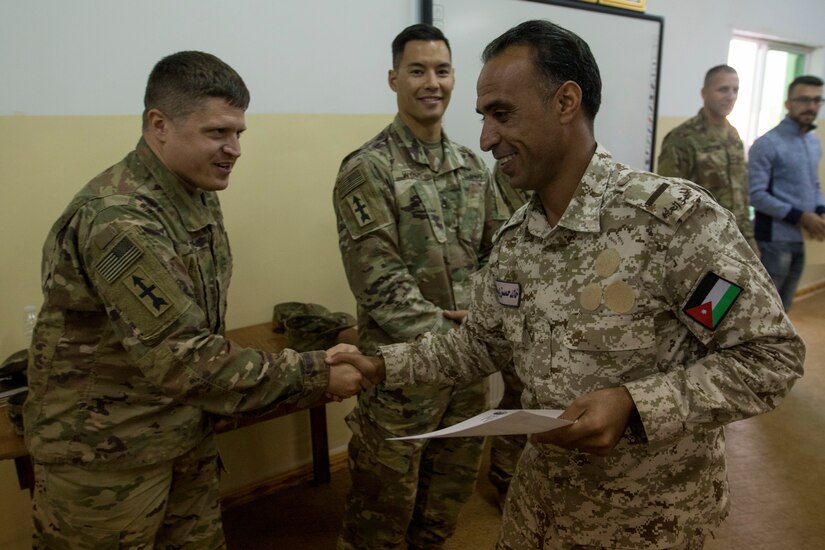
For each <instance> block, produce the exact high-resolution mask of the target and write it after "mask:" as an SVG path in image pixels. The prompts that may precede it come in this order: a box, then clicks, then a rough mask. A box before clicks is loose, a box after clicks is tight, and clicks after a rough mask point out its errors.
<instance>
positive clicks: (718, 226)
mask: <svg viewBox="0 0 825 550" xmlns="http://www.w3.org/2000/svg"><path fill="white" fill-rule="evenodd" d="M709 272H713V273H716V274H717V275H719V276H721V277H724V278H725V279H727V280H728V281H730V282H732V283H734V284H736V285H738V286H740V287H741V288H742V292H741V294H740V295H739V297H738V299H737V300H736V301H735V302H734V303H733V305H732V307H731V308H730V309H729V311H728V313H727V315H726V316H725V317H724V318H723V319H722V320H721V321H720V322H719V323H718V325H716V327H715V329H713V330H711V329H709V328H706V327H705V326H704V325H702V324H700V323H699V322H698V321H696V320H694V318H692V317H690V316H689V315H688V314H686V313H685V312H684V311H683V308H684V307H685V304H686V303H687V302H688V301H689V300H690V298H691V296H692V294H693V293H694V292H695V291H696V287H697V285H698V284H699V282H700V281H701V280H702V279H703V278H704V277H705V276H706V275H707V274H708V273H709ZM482 274H483V277H481V278H480V279H479V281H478V284H477V285H475V288H474V293H473V301H472V304H471V307H470V314H469V316H468V318H467V320H466V321H465V322H464V324H463V325H462V326H461V328H460V329H459V330H457V331H452V332H450V333H448V334H446V335H427V336H426V337H425V338H423V339H422V340H421V341H420V342H416V343H415V344H409V345H396V346H385V347H382V348H381V353H382V355H383V356H384V360H385V361H386V365H387V385H388V387H395V386H399V385H407V384H414V383H448V382H459V381H464V380H472V379H475V378H477V377H480V376H484V375H486V374H489V373H491V372H494V371H495V370H496V369H498V368H499V366H500V365H503V364H505V363H506V362H507V361H508V360H510V358H511V357H512V358H513V359H514V360H515V368H516V372H517V373H518V375H519V377H520V378H521V379H522V381H523V382H524V384H525V393H524V397H523V399H522V400H523V403H524V406H525V407H528V408H546V409H565V408H566V407H567V406H568V405H569V404H570V403H571V401H572V400H573V399H574V398H575V397H577V396H578V395H581V394H584V393H588V392H591V391H594V390H597V389H601V388H606V387H616V386H619V385H624V386H625V387H626V388H627V389H628V390H629V391H630V394H631V396H632V397H633V399H634V401H635V403H636V407H637V409H638V412H639V416H638V419H637V420H636V421H635V422H631V425H630V427H629V428H628V431H627V432H626V433H625V436H624V437H623V438H622V439H621V440H620V442H619V443H618V445H617V447H616V448H615V449H614V450H613V452H611V453H610V455H609V456H607V457H598V456H595V455H590V454H585V453H581V452H577V451H566V450H564V449H561V448H558V447H554V446H552V445H545V446H538V447H536V446H533V445H530V444H528V446H527V448H526V450H525V452H524V454H523V455H522V457H521V462H520V463H519V470H518V474H517V477H516V478H515V479H514V480H513V484H512V486H511V493H510V498H509V499H508V501H507V507H506V509H505V514H504V520H503V526H502V540H501V541H500V543H499V548H501V549H527V548H542V544H543V540H544V537H545V533H546V532H547V531H548V529H550V530H551V531H553V530H555V531H556V532H557V533H558V537H559V538H560V539H561V540H560V541H557V542H556V543H557V544H559V547H562V546H563V547H567V546H564V545H565V544H567V545H571V544H581V545H592V546H598V547H611V548H613V547H622V548H670V547H673V546H678V545H680V544H686V545H688V546H690V545H691V544H692V543H693V542H696V541H700V540H701V538H702V537H703V536H705V534H706V533H708V532H709V531H710V530H712V529H713V528H714V527H715V526H717V525H718V524H719V523H720V521H721V520H722V519H723V518H724V517H725V516H726V514H727V512H728V508H729V502H728V483H727V478H726V472H725V447H724V432H723V429H722V426H724V425H725V424H727V423H729V422H733V421H736V420H740V419H743V418H748V417H751V416H754V415H756V414H760V413H763V412H766V411H769V410H771V409H773V408H774V407H776V406H777V405H778V404H779V402H780V401H781V400H782V398H783V397H784V396H785V394H786V393H787V392H788V391H789V389H790V388H791V386H792V385H793V383H794V381H795V380H796V379H797V378H799V377H800V376H801V375H802V364H803V361H804V353H805V351H804V350H805V348H804V345H803V343H802V341H801V339H800V338H799V337H798V336H797V335H796V332H795V331H794V329H793V327H792V326H791V324H790V322H789V320H788V318H787V317H786V316H785V314H784V312H783V309H782V304H781V303H780V301H779V297H778V296H777V294H776V290H775V289H774V287H773V284H772V283H771V280H770V278H769V277H768V275H767V274H766V273H765V271H764V269H763V268H762V266H761V264H760V262H759V260H758V258H757V257H756V256H755V255H754V253H753V251H752V250H751V249H750V247H749V246H748V244H747V243H746V242H745V240H744V239H743V238H742V236H741V234H740V232H739V231H738V230H737V229H736V225H735V223H734V220H733V217H732V216H731V214H730V213H729V212H728V211H726V210H723V209H722V208H720V207H719V206H718V205H717V204H716V203H715V202H714V201H711V200H710V199H709V198H708V197H707V196H706V195H705V193H704V191H702V190H701V189H700V188H699V187H696V186H694V185H693V184H690V183H689V182H686V181H684V180H676V179H668V178H662V177H660V176H657V175H655V174H649V173H644V172H638V171H634V170H632V169H630V168H628V167H626V166H623V165H621V164H616V163H614V162H613V161H612V157H611V155H610V154H609V153H608V152H607V151H606V150H604V149H603V148H601V147H599V148H598V149H597V151H596V154H595V155H594V156H593V159H592V160H591V163H590V166H589V167H588V170H587V172H586V173H585V176H584V178H583V179H582V181H581V183H580V185H579V187H578V189H577V191H576V193H575V195H574V196H573V198H572V201H571V203H570V205H569V206H568V207H567V209H566V211H565V212H564V214H563V216H562V218H561V220H560V221H559V224H558V225H557V226H556V227H555V228H553V227H551V226H550V225H549V224H548V223H547V220H546V218H545V216H544V214H543V211H542V209H541V206H540V204H539V203H538V201H537V200H536V199H535V198H534V199H532V200H531V202H530V203H528V204H527V205H525V207H523V208H522V209H520V210H519V211H518V212H517V213H516V214H515V215H514V216H513V218H511V220H510V221H509V222H508V224H506V226H505V227H504V228H502V234H501V236H500V238H499V240H498V241H497V243H496V247H495V249H494V250H493V253H492V256H491V258H490V262H489V265H488V267H487V268H486V269H485V270H484V271H483V272H482ZM497 282H498V285H499V286H500V287H501V286H502V284H503V283H504V285H505V286H504V288H505V290H507V289H508V288H512V287H508V286H506V284H507V283H511V284H513V283H518V284H519V285H520V293H517V296H518V298H517V301H518V305H517V307H508V306H505V305H502V304H501V303H500V302H501V301H504V302H510V303H511V304H512V303H513V301H514V297H513V296H512V295H510V296H508V295H507V293H506V292H502V293H501V296H500V295H499V292H498V291H497ZM691 541H693V542H691Z"/></svg>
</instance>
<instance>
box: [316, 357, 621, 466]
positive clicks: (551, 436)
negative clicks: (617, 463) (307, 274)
mask: <svg viewBox="0 0 825 550" xmlns="http://www.w3.org/2000/svg"><path fill="white" fill-rule="evenodd" d="M326 362H327V364H328V365H329V366H330V382H329V387H328V390H327V397H329V398H330V399H333V400H335V401H341V400H342V399H345V398H347V397H352V396H353V395H356V394H357V393H359V392H360V391H362V390H368V389H370V388H371V387H372V386H373V385H374V384H380V383H381V382H383V381H384V380H385V378H386V375H387V372H386V365H385V363H384V359H383V358H382V357H380V356H369V355H363V354H361V352H360V351H359V350H358V348H357V347H355V346H353V345H351V344H338V345H336V346H334V347H332V348H330V349H328V350H327V352H326ZM635 411H636V407H635V404H634V402H633V399H632V398H631V396H630V393H629V392H628V390H627V389H626V388H625V387H623V386H618V387H612V388H603V389H599V390H596V391H593V392H590V393H586V394H583V395H580V396H579V397H578V398H576V399H574V400H573V402H571V403H570V405H569V406H568V407H567V408H566V409H565V411H564V413H562V414H561V415H560V416H559V418H563V419H565V420H572V421H574V423H573V424H570V425H568V426H565V427H562V428H557V429H554V430H550V431H547V432H543V433H536V434H532V435H531V436H530V439H531V441H532V442H533V443H534V444H536V443H539V444H552V445H557V446H559V447H562V448H565V449H576V450H579V451H582V452H585V453H591V454H595V455H600V456H606V455H607V454H609V453H610V451H612V450H613V448H614V447H615V446H616V444H617V443H618V442H619V439H620V438H621V437H622V435H623V433H624V432H625V430H626V429H627V427H628V424H629V423H630V420H631V417H632V415H633V414H634V413H635Z"/></svg>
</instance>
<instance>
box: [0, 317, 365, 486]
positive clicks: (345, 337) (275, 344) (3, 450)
mask: <svg viewBox="0 0 825 550" xmlns="http://www.w3.org/2000/svg"><path fill="white" fill-rule="evenodd" d="M226 336H227V338H229V339H230V340H232V341H233V342H235V343H237V344H240V345H242V346H244V347H251V348H257V349H262V350H265V351H269V352H272V353H277V352H279V351H281V350H282V349H284V347H286V337H285V336H284V335H283V334H280V333H276V332H272V324H271V323H261V324H260V325H252V326H248V327H243V328H238V329H235V330H230V331H227V333H226ZM338 340H339V341H340V342H346V343H352V344H354V343H355V342H356V340H357V334H356V332H355V329H354V328H348V329H346V330H344V331H342V332H341V334H340V335H339V338H338ZM327 402H328V401H323V402H321V403H319V404H318V405H315V406H314V407H310V409H309V430H310V434H311V437H312V474H313V479H314V481H315V483H329V480H330V473H329V441H328V440H327V416H326V407H325V404H326V403H327ZM300 410H304V408H302V407H296V406H294V405H291V406H284V407H279V408H278V409H277V410H275V411H272V412H270V413H267V414H264V415H261V416H255V417H245V418H241V419H232V420H230V419H226V420H221V421H219V422H218V424H217V425H216V427H215V429H216V431H217V432H218V433H223V432H228V431H232V430H237V429H240V428H245V427H246V426H251V425H253V424H258V423H260V422H266V421H267V420H271V419H273V418H278V417H280V416H284V415H287V414H291V413H294V412H296V411H300ZM7 459H14V466H15V468H16V469H17V482H18V484H19V485H20V488H21V489H28V490H29V491H30V492H31V491H32V490H33V489H34V472H33V470H32V463H31V459H30V458H29V454H28V451H27V450H26V446H25V445H24V444H23V438H22V437H20V436H19V435H17V433H16V432H15V431H14V428H13V427H12V425H11V421H10V420H9V415H8V411H7V410H6V405H5V404H4V405H2V406H0V460H7Z"/></svg>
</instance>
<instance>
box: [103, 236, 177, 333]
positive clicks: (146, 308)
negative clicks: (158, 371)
mask: <svg viewBox="0 0 825 550" xmlns="http://www.w3.org/2000/svg"><path fill="white" fill-rule="evenodd" d="M152 246H153V245H152V244H150V242H149V241H147V239H146V238H144V235H143V233H142V232H141V230H140V229H138V228H134V229H130V230H128V231H126V232H125V233H123V234H122V236H119V237H118V238H116V239H112V241H111V243H110V244H109V246H108V247H107V248H105V249H103V250H102V251H101V254H102V256H101V258H100V259H99V260H98V261H97V262H96V263H95V264H94V265H96V268H95V271H94V272H93V278H94V279H95V286H96V287H97V288H98V290H99V291H100V293H101V295H102V296H103V297H104V299H105V300H106V302H108V304H109V305H111V307H112V308H114V309H115V310H116V311H117V313H118V317H119V318H121V319H123V320H124V321H125V322H126V323H127V324H128V325H129V326H130V327H131V329H132V330H133V331H135V335H136V336H138V337H139V338H140V339H141V340H149V339H153V338H155V337H157V336H158V335H160V334H161V333H162V332H163V331H165V330H166V329H167V328H169V327H170V326H171V325H172V324H173V323H174V322H175V321H177V319H179V318H180V316H181V315H182V314H183V312H184V311H186V309H187V308H189V306H190V305H192V300H191V298H190V297H189V296H188V295H186V294H185V293H184V292H183V290H181V288H180V286H179V285H178V283H177V280H176V278H175V276H174V275H173V274H172V272H171V270H170V267H169V266H168V265H166V264H165V263H164V262H162V261H161V260H160V258H159V257H158V255H157V254H156V253H155V251H154V250H153V249H152Z"/></svg>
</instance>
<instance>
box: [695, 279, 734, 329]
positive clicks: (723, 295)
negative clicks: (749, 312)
mask: <svg viewBox="0 0 825 550" xmlns="http://www.w3.org/2000/svg"><path fill="white" fill-rule="evenodd" d="M741 294H742V287H741V286H739V285H737V284H734V283H732V282H730V281H728V280H727V279H723V278H722V277H720V276H719V275H717V274H716V273H713V272H712V271H709V272H708V273H707V274H706V275H705V276H704V277H703V278H702V281H701V282H700V283H699V286H697V287H696V290H694V291H693V294H691V295H690V297H689V298H688V300H687V303H686V304H685V307H684V308H682V311H684V312H685V313H686V314H687V316H688V317H690V318H691V319H693V320H694V321H696V322H697V323H699V324H700V325H702V326H704V327H706V328H709V329H710V330H715V329H716V327H717V326H719V323H720V322H721V321H722V319H724V318H725V315H727V313H728V312H729V311H730V309H731V308H732V307H733V304H734V303H736V300H737V299H738V298H739V296H740V295H741Z"/></svg>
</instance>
